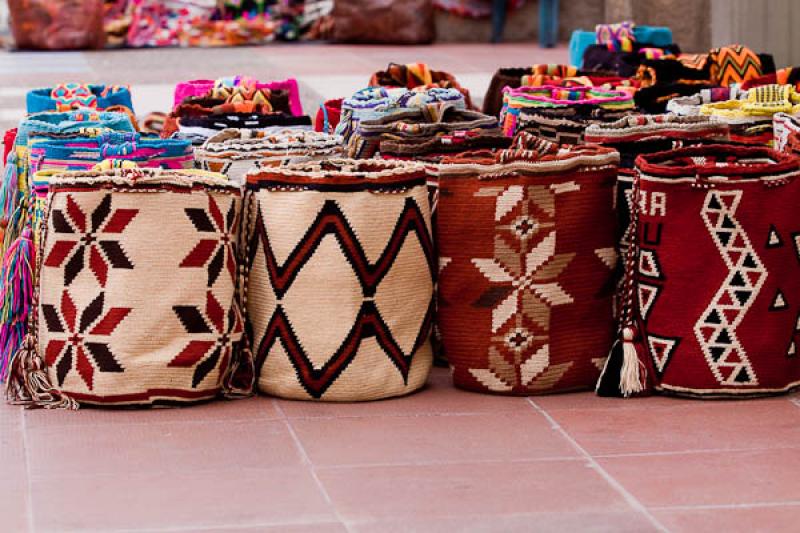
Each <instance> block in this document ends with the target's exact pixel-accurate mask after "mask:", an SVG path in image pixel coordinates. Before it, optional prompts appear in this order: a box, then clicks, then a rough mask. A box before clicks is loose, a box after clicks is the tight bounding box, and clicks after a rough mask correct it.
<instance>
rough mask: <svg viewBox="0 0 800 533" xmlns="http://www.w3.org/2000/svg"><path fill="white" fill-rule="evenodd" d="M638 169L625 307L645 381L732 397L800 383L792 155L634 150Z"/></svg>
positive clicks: (798, 181)
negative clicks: (631, 283)
mask: <svg viewBox="0 0 800 533" xmlns="http://www.w3.org/2000/svg"><path fill="white" fill-rule="evenodd" d="M637 168H638V170H639V175H640V178H639V179H638V180H637V183H636V187H635V189H634V192H633V198H634V202H633V205H634V206H635V207H636V210H635V213H634V215H633V218H634V220H633V227H634V228H635V230H634V235H635V237H636V238H635V246H636V249H635V251H634V252H633V253H634V254H635V255H634V257H635V260H634V261H631V263H630V264H631V269H630V270H629V271H628V273H627V275H628V276H633V277H634V279H635V281H636V283H635V288H634V290H633V291H632V294H631V299H630V301H629V302H628V305H631V306H634V307H633V308H634V309H635V311H636V316H635V324H637V328H641V330H640V331H641V335H637V336H636V338H637V342H638V343H639V345H640V346H639V353H643V354H647V355H646V356H645V357H644V359H645V360H644V361H643V362H644V363H645V364H647V365H648V367H649V368H648V376H649V379H650V383H651V384H653V385H654V386H655V388H656V389H658V390H662V391H666V392H670V393H674V394H687V395H697V396H732V397H739V396H747V395H761V394H770V393H778V392H783V391H786V390H789V389H791V388H793V387H795V386H797V385H800V359H799V358H798V356H797V348H798V344H797V343H798V341H800V330H799V329H798V319H800V301H798V300H796V299H793V298H792V295H794V294H797V293H798V291H800V275H798V274H800V272H798V268H799V267H798V264H800V263H799V262H800V248H798V239H797V238H796V235H798V230H800V225H799V224H798V223H797V221H796V218H797V217H796V216H794V214H795V212H796V206H797V203H798V200H800V162H798V160H797V159H796V158H794V157H792V156H789V155H785V154H779V153H777V152H774V151H772V150H769V149H767V148H763V147H740V146H731V145H708V146H699V147H688V148H682V149H679V150H675V151H671V152H660V153H657V154H651V155H643V156H641V157H640V158H639V159H638V161H637ZM698 272H702V276H698Z"/></svg>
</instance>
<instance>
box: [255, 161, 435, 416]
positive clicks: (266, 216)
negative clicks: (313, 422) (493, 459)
mask: <svg viewBox="0 0 800 533" xmlns="http://www.w3.org/2000/svg"><path fill="white" fill-rule="evenodd" d="M426 177H427V172H426V170H425V168H424V167H422V166H421V165H418V164H415V163H406V162H400V161H396V162H393V161H379V160H349V159H339V160H336V159H334V160H330V161H322V162H317V163H308V164H297V165H289V166H286V167H280V168H272V169H262V170H260V171H257V172H253V173H250V174H248V176H247V185H246V188H247V193H246V200H245V203H246V219H247V220H248V231H247V234H248V235H249V238H248V244H247V247H246V250H245V251H246V257H247V266H246V271H247V274H246V276H245V280H244V290H243V294H244V297H245V301H246V309H247V317H248V320H247V322H248V329H249V330H250V331H251V335H252V337H251V338H252V341H253V343H252V346H253V350H254V353H255V354H257V355H256V369H257V383H258V388H259V390H260V391H261V392H264V393H266V394H271V395H275V396H280V397H284V398H291V399H302V400H323V401H363V400H376V399H380V398H388V397H392V396H400V395H403V394H407V393H410V392H413V391H415V390H417V389H419V388H420V387H422V386H423V385H424V384H425V381H426V379H427V376H428V372H429V370H430V367H431V361H432V351H431V346H430V342H429V339H428V336H429V335H428V334H429V331H430V326H431V322H432V320H433V298H432V295H433V276H434V273H435V260H436V259H435V253H434V250H433V243H432V238H431V227H430V208H429V205H428V192H427V188H426Z"/></svg>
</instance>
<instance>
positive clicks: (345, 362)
mask: <svg viewBox="0 0 800 533" xmlns="http://www.w3.org/2000/svg"><path fill="white" fill-rule="evenodd" d="M432 322H433V299H431V302H430V304H429V305H428V311H427V312H426V313H425V319H424V320H423V321H422V327H421V328H420V330H419V333H418V334H417V338H416V340H415V341H414V347H413V348H412V350H411V355H406V354H405V353H403V350H402V349H401V348H400V346H399V345H398V344H397V341H396V340H395V339H394V336H393V335H392V333H391V331H389V326H387V325H386V322H384V320H383V317H382V316H381V314H380V312H379V311H378V308H377V307H376V306H375V303H374V302H373V301H371V300H366V301H364V302H363V303H362V304H361V309H360V310H359V312H358V316H357V317H356V321H355V323H354V324H353V327H352V328H351V329H350V332H349V333H348V334H347V337H345V339H344V341H342V344H341V345H339V348H338V349H337V350H336V352H335V353H334V354H333V355H332V356H331V357H330V358H329V359H328V360H327V361H326V362H325V365H323V367H322V368H320V369H316V368H314V365H313V363H312V362H311V360H310V359H309V358H308V355H307V354H306V352H305V350H303V347H302V345H301V344H300V341H299V339H298V338H297V336H296V335H295V333H294V330H293V329H292V325H291V323H290V322H289V318H288V317H287V316H286V313H285V312H284V310H283V308H282V307H281V306H278V307H277V309H275V312H274V313H273V315H272V318H270V321H269V324H268V325H267V333H266V335H265V336H264V339H263V340H262V341H261V345H260V346H259V347H258V354H257V357H256V375H260V374H261V369H262V367H263V366H264V363H265V362H266V360H267V356H268V355H269V352H270V350H271V349H272V346H273V345H274V344H275V343H276V342H278V341H280V342H281V344H282V345H283V348H284V350H286V353H287V354H288V355H289V360H290V361H291V362H292V366H294V369H295V372H296V373H297V377H298V381H300V384H301V385H302V386H303V388H304V389H305V390H306V392H308V394H309V395H311V396H312V397H314V398H317V399H319V398H321V397H322V395H323V394H325V392H326V391H327V390H328V388H329V387H330V386H331V385H332V384H333V383H334V382H335V381H336V379H337V378H338V377H339V375H340V374H341V373H342V372H344V371H345V369H346V368H347V367H348V366H349V365H350V363H351V362H352V361H353V359H354V358H355V356H356V354H357V353H358V348H359V346H360V345H361V342H362V341H363V340H364V339H367V338H370V337H375V340H376V341H377V343H378V345H379V346H380V347H381V348H382V349H383V351H384V352H385V353H386V354H387V355H388V357H389V359H390V360H391V361H392V363H394V365H395V366H396V367H397V369H398V370H399V371H400V374H401V375H402V376H403V381H404V382H406V383H408V373H409V371H410V369H411V360H412V358H413V356H414V354H415V353H416V351H417V350H418V349H419V348H420V347H421V346H422V345H423V343H424V342H425V340H426V339H427V338H428V335H429V334H430V328H431V324H432Z"/></svg>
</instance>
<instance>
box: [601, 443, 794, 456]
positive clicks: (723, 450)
mask: <svg viewBox="0 0 800 533" xmlns="http://www.w3.org/2000/svg"><path fill="white" fill-rule="evenodd" d="M798 448H800V444H786V445H781V446H767V447H764V446H758V447H750V448H695V449H691V450H665V451H659V452H630V453H624V452H620V453H597V454H594V456H593V457H594V458H595V459H620V458H625V457H667V456H671V455H700V454H704V453H747V452H764V451H774V450H796V449H798Z"/></svg>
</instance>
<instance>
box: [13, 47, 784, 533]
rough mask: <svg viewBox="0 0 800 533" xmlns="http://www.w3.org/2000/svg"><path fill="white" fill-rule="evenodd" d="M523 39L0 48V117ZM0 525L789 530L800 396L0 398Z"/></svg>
mask: <svg viewBox="0 0 800 533" xmlns="http://www.w3.org/2000/svg"><path fill="white" fill-rule="evenodd" d="M565 57H566V52H565V50H563V49H559V50H555V51H542V50H538V49H536V48H535V47H524V46H519V45H516V46H499V47H490V46H436V47H432V48H389V47H381V48H356V47H326V48H322V47H314V46H283V47H282V46H274V47H267V48H260V49H241V50H224V51H220V50H214V51H198V50H196V51H174V50H173V51H170V50H166V51H149V52H114V53H108V52H106V53H92V54H42V55H37V54H0V74H4V75H3V76H0V119H2V121H3V122H4V123H8V122H9V121H14V120H16V118H17V116H18V115H19V114H21V112H22V106H23V103H22V97H23V95H24V90H25V89H26V88H29V87H33V86H40V85H47V84H51V83H53V82H57V81H61V80H81V79H84V80H88V81H109V82H112V83H124V82H129V83H131V84H132V85H133V90H134V94H135V97H136V98H137V102H136V103H137V106H138V107H139V110H140V111H141V112H147V111H150V110H153V109H165V108H166V107H168V105H169V102H170V100H171V98H170V94H171V86H172V84H173V83H174V82H176V81H179V80H182V79H188V78H197V77H216V76H221V75H230V74H235V73H245V74H250V75H254V76H257V77H260V78H262V79H270V78H273V79H274V78H281V77H286V76H289V75H296V76H297V77H298V78H299V80H300V82H301V85H302V86H303V87H304V89H303V91H304V93H303V96H304V103H305V105H306V106H308V107H312V106H314V105H315V104H316V102H317V101H318V100H319V99H321V98H322V97H332V96H339V95H344V94H346V93H348V92H352V91H353V90H355V89H357V88H359V87H360V86H361V85H363V83H364V82H365V81H366V79H367V77H368V75H369V73H370V72H371V71H373V70H376V69H378V68H380V67H382V66H384V65H385V64H386V63H388V62H389V61H392V60H393V61H399V62H408V61H428V62H429V63H431V64H432V65H434V66H435V67H437V68H448V69H450V70H452V71H453V72H454V73H455V74H457V75H458V77H459V79H460V80H461V81H462V83H464V84H465V85H467V86H468V87H470V88H471V89H472V90H473V92H474V93H475V94H476V95H477V96H481V95H482V94H483V91H484V90H485V87H486V85H487V84H488V80H489V76H490V74H491V72H492V71H493V70H494V68H495V67H496V66H498V65H501V64H503V65H522V64H528V63H532V62H555V61H561V60H563V59H564V58H565ZM0 465H2V466H0V531H3V532H6V531H9V532H15V531H26V530H30V531H65V530H78V529H81V530H83V529H90V530H97V531H118V530H149V531H239V530H249V531H276V532H278V531H280V532H284V531H289V532H300V531H303V532H305V531H313V532H321V533H326V532H337V531H343V532H344V531H347V532H361V531H370V532H371V531H376V532H391V531H423V532H427V531H430V532H439V531H479V532H484V531H486V532H488V531H504V532H505V531H523V532H529V531H559V532H560V531H613V532H616V531H630V532H635V533H639V532H648V531H675V532H680V531H709V532H711V531H714V532H717V531H726V532H734V531H743V532H744V531H747V532H750V531H792V532H794V531H798V528H799V526H798V523H800V483H798V481H797V480H798V478H799V477H800V396H798V395H793V396H788V397H780V398H773V399H765V400H752V401H747V402H700V401H687V400H674V399H668V398H649V399H643V400H630V401H619V400H611V399H601V398H596V397H594V396H593V395H591V394H588V393H587V394H571V395H560V396H548V397H537V398H533V399H530V400H528V399H524V398H501V397H495V396H486V395H478V394H471V393H466V392H461V391H458V390H455V389H453V388H452V387H451V386H450V385H449V376H448V374H447V372H446V371H444V370H441V369H439V370H437V371H435V372H434V374H433V376H432V377H431V380H430V385H429V387H428V388H427V389H426V390H424V391H422V392H420V393H418V394H415V395H413V396H411V397H408V398H403V399H397V400H390V401H384V402H376V403H370V404H361V405H327V404H326V405H323V404H308V403H297V402H286V401H278V400H274V399H269V398H253V399H249V400H242V401H239V402H220V403H216V404H209V405H204V406H198V407H193V408H189V409H182V410H156V411H99V410H82V411H79V412H76V413H63V412H49V411H24V410H20V409H18V408H15V407H11V406H5V405H3V406H0Z"/></svg>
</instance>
